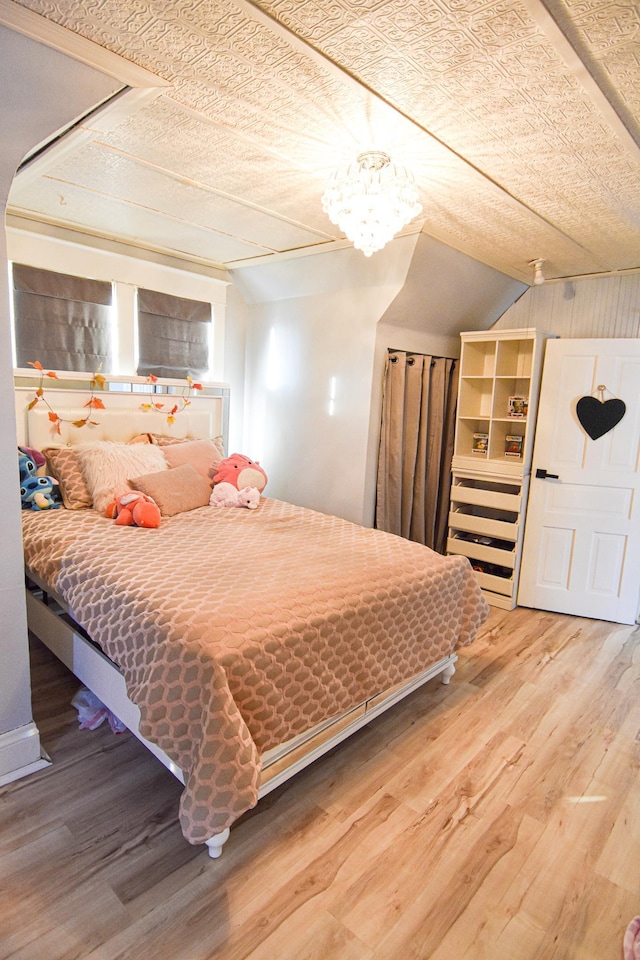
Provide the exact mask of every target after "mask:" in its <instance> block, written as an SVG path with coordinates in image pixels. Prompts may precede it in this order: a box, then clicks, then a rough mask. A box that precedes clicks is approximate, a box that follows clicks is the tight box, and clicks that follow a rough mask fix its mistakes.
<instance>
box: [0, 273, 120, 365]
mask: <svg viewBox="0 0 640 960" xmlns="http://www.w3.org/2000/svg"><path fill="white" fill-rule="evenodd" d="M12 274H13V316H14V326H15V338H16V363H17V365H18V366H19V367H26V366H27V364H29V363H32V362H34V361H35V360H39V361H40V363H41V364H42V365H43V366H44V367H48V368H49V369H52V370H77V371H79V372H81V373H84V372H87V373H94V372H95V371H96V370H97V369H98V368H99V367H101V368H102V372H103V373H109V371H110V369H111V367H110V361H111V350H110V325H111V300H112V289H111V284H110V283H106V282H104V281H102V280H87V279H85V278H84V277H72V276H69V275H68V274H65V273H56V272H55V271H53V270H40V269H39V268H37V267H29V266H27V265H25V264H22V263H14V264H13V268H12Z"/></svg>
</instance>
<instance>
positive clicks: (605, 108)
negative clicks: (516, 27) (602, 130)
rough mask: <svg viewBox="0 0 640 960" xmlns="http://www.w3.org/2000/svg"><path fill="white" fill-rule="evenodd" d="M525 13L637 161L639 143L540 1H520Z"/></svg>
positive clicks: (639, 151)
mask: <svg viewBox="0 0 640 960" xmlns="http://www.w3.org/2000/svg"><path fill="white" fill-rule="evenodd" d="M522 2H523V4H524V6H525V7H526V9H527V11H528V12H529V15H530V16H531V17H532V18H533V20H535V22H536V24H537V25H538V27H539V28H540V30H541V31H542V33H543V34H544V35H545V37H546V38H547V40H549V42H550V43H551V44H553V47H554V48H555V50H556V53H557V54H558V56H559V57H561V58H562V60H563V61H564V62H565V64H566V65H567V67H568V68H569V70H571V72H572V73H573V75H574V77H575V78H576V80H577V81H578V82H579V84H580V85H581V87H582V89H583V90H584V92H585V93H586V95H587V96H588V98H589V99H590V100H591V102H592V103H593V105H594V106H595V107H596V109H597V110H599V111H600V113H601V114H602V118H603V120H604V121H605V123H606V124H607V126H608V127H609V128H610V129H611V131H612V132H613V133H614V134H615V136H616V137H617V138H618V140H619V141H620V143H621V144H622V145H623V147H624V148H625V150H626V151H627V152H628V153H629V155H630V156H631V158H632V160H633V161H634V163H640V144H638V143H637V142H636V140H635V139H634V137H633V136H632V134H631V133H630V131H629V130H628V128H627V127H626V126H625V124H624V123H623V121H622V119H621V117H620V116H619V114H618V113H617V112H616V110H615V109H614V107H613V106H612V104H611V102H610V101H609V99H608V98H607V96H606V95H605V94H604V92H603V91H602V89H601V87H600V85H599V84H598V82H597V80H596V79H595V77H594V76H593V75H592V73H591V72H590V70H589V68H588V66H587V64H586V63H585V61H584V60H583V59H582V57H581V56H580V55H579V54H578V53H577V51H576V50H575V48H574V47H573V46H572V44H571V43H570V41H569V40H568V39H567V36H566V35H565V33H564V31H563V30H562V28H561V27H560V26H559V25H558V23H557V22H556V20H555V19H554V17H553V16H552V15H551V13H550V12H549V10H548V9H547V7H546V6H545V5H544V3H543V2H542V0H522Z"/></svg>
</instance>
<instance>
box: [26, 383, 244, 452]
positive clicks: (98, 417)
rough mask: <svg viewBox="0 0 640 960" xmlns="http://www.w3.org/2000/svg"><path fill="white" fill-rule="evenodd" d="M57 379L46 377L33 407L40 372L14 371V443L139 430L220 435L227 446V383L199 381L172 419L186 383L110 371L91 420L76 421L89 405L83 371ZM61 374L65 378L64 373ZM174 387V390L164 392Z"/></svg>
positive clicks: (123, 435)
mask: <svg viewBox="0 0 640 960" xmlns="http://www.w3.org/2000/svg"><path fill="white" fill-rule="evenodd" d="M59 376H60V381H58V380H54V379H52V378H45V380H44V383H43V388H44V396H45V398H46V401H47V403H48V404H49V407H47V406H46V404H45V402H44V400H40V402H39V403H37V404H36V405H35V406H34V407H33V408H32V409H31V410H29V405H30V403H31V402H32V400H33V399H34V397H35V395H36V390H37V388H38V384H39V377H38V376H34V374H33V373H32V372H31V371H17V372H16V376H15V380H16V388H15V396H16V424H17V433H18V444H23V445H27V446H31V447H35V448H36V449H38V450H41V449H42V448H43V447H47V446H66V445H73V444H76V443H85V442H87V441H89V440H116V441H121V442H126V441H127V440H131V439H132V437H135V436H136V435H138V434H141V433H156V434H164V435H167V436H173V437H180V438H183V437H210V438H214V437H222V438H223V441H224V449H225V451H226V450H227V434H228V427H229V388H228V386H226V385H225V384H204V383H203V384H202V388H203V389H202V390H193V391H192V392H191V394H190V396H189V398H188V399H189V401H190V402H189V405H188V406H187V407H186V408H185V409H181V410H180V412H178V413H177V414H176V415H175V420H174V422H173V423H172V424H169V423H167V415H168V413H169V411H170V410H171V408H172V406H173V405H174V404H175V403H178V406H179V407H181V406H182V404H181V402H180V397H181V395H182V391H183V388H184V386H185V384H184V383H183V382H181V381H176V380H158V382H157V384H155V385H154V390H155V391H156V392H155V393H154V394H153V396H152V397H150V395H149V393H148V390H149V389H150V388H149V387H148V386H147V385H146V382H145V380H144V379H141V378H135V377H132V378H129V379H127V378H122V377H117V378H116V377H108V378H107V382H106V383H105V388H104V389H103V390H97V391H96V393H95V396H97V397H99V398H100V399H101V400H102V402H103V404H104V408H105V409H104V410H100V409H98V410H92V411H91V420H92V421H95V423H94V424H86V425H85V426H83V427H75V426H74V425H73V422H72V421H74V420H83V419H84V418H85V417H86V416H87V412H88V410H89V408H87V407H85V406H83V404H85V403H86V401H87V400H88V399H89V398H90V396H91V390H90V386H89V379H90V377H87V375H86V374H85V375H75V374H66V373H65V374H63V373H61V374H60V375H59ZM63 378H64V379H63ZM169 390H173V391H176V392H173V393H168V392H167V391H169ZM149 400H153V402H157V403H162V404H163V408H162V410H161V411H157V410H147V411H145V410H144V409H143V408H142V404H143V403H147V402H149ZM49 408H51V409H53V410H54V411H55V413H56V414H57V415H58V416H59V417H61V418H62V420H63V422H62V423H61V424H60V431H61V432H60V433H58V432H57V428H56V424H54V423H52V422H51V419H50V417H49Z"/></svg>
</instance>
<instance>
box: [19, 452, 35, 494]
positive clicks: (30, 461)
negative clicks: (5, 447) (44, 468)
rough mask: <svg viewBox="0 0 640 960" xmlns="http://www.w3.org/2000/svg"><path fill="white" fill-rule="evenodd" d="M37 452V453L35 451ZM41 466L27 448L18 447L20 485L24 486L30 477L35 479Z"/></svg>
mask: <svg viewBox="0 0 640 960" xmlns="http://www.w3.org/2000/svg"><path fill="white" fill-rule="evenodd" d="M34 452H35V451H34ZM39 466H40V464H37V463H36V458H35V457H34V456H33V455H32V453H31V451H30V450H28V449H27V448H26V447H18V467H19V468H20V484H21V485H22V484H23V483H24V481H25V480H28V479H29V477H35V475H36V473H37V470H38V467H39Z"/></svg>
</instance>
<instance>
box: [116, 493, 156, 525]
mask: <svg viewBox="0 0 640 960" xmlns="http://www.w3.org/2000/svg"><path fill="white" fill-rule="evenodd" d="M105 514H106V516H107V517H109V518H110V519H111V520H113V519H115V521H116V525H117V526H119V527H149V528H155V527H159V526H160V509H159V507H158V505H157V503H156V502H155V500H152V499H151V497H147V496H146V494H144V493H140V491H139V490H129V491H128V493H123V494H121V496H119V497H116V499H115V500H114V501H113V502H112V503H110V504H109V506H108V507H107V509H106V511H105Z"/></svg>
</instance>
